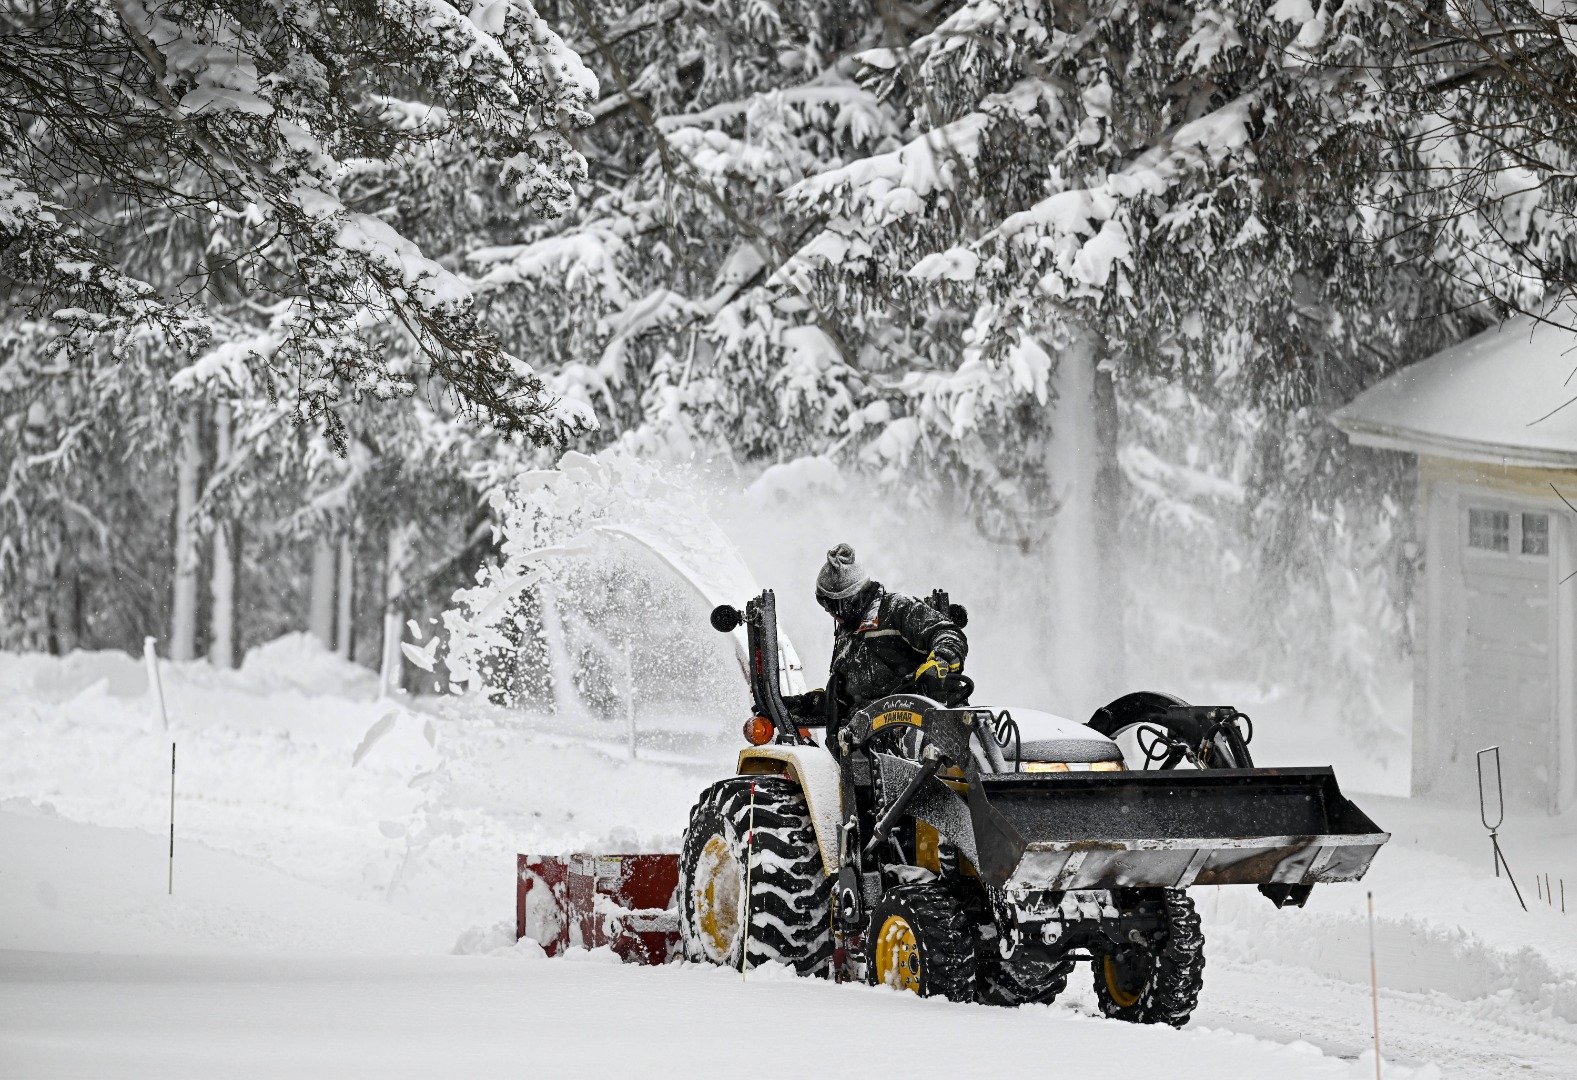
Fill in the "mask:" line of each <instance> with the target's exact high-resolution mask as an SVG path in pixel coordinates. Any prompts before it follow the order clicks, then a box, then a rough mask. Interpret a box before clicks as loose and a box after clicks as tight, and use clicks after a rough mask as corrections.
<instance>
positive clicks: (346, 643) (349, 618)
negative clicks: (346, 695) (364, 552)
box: [334, 526, 356, 660]
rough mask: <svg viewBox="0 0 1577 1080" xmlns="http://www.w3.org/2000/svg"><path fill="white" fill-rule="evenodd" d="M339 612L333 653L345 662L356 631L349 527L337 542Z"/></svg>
mask: <svg viewBox="0 0 1577 1080" xmlns="http://www.w3.org/2000/svg"><path fill="white" fill-rule="evenodd" d="M337 595H338V598H339V610H338V611H337V612H336V614H335V618H334V624H335V630H334V651H335V652H337V653H339V654H340V655H341V656H343V657H344V658H345V659H346V660H349V659H350V658H351V649H352V647H353V646H354V645H355V639H354V636H353V635H354V633H355V629H356V602H355V601H356V563H355V559H354V557H353V555H352V547H351V542H350V527H349V526H346V529H345V533H344V535H343V536H341V537H340V541H339V589H338V590H337Z"/></svg>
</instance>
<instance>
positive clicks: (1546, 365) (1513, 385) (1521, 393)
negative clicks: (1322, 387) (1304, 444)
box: [1331, 312, 1577, 468]
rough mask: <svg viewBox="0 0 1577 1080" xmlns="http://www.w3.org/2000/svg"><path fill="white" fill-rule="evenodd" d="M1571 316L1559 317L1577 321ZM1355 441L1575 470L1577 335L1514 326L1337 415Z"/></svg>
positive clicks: (1521, 319) (1403, 375)
mask: <svg viewBox="0 0 1577 1080" xmlns="http://www.w3.org/2000/svg"><path fill="white" fill-rule="evenodd" d="M1569 315H1570V313H1567V312H1563V313H1561V314H1560V315H1559V316H1558V317H1559V318H1560V320H1561V321H1562V322H1567V323H1570V322H1572V321H1573V320H1572V319H1571V318H1570V317H1569ZM1331 422H1332V423H1334V424H1335V425H1336V426H1337V427H1338V428H1340V429H1341V430H1342V431H1344V432H1345V433H1346V434H1347V437H1348V438H1350V439H1351V440H1352V441H1353V442H1355V443H1358V444H1360V445H1363V446H1378V447H1381V448H1383V449H1387V450H1405V451H1407V452H1409V453H1413V454H1435V455H1439V456H1443V457H1455V458H1465V459H1467V460H1470V461H1482V462H1487V463H1490V464H1494V465H1502V464H1505V465H1530V466H1534V467H1545V468H1572V467H1577V333H1573V332H1572V331H1570V330H1565V329H1562V328H1561V327H1559V326H1553V325H1551V324H1549V323H1547V322H1539V321H1537V320H1535V319H1533V318H1531V317H1529V316H1518V317H1517V318H1514V319H1508V320H1507V321H1506V322H1505V323H1503V324H1502V325H1500V326H1498V327H1495V328H1493V329H1490V330H1486V331H1484V332H1483V333H1482V334H1479V335H1478V336H1477V337H1472V338H1469V339H1468V340H1466V341H1464V342H1461V343H1459V344H1457V345H1453V346H1452V347H1451V348H1449V349H1445V350H1442V351H1441V352H1438V353H1436V354H1435V355H1434V356H1431V357H1430V358H1429V359H1427V360H1422V361H1420V362H1419V363H1416V364H1413V365H1411V366H1409V367H1405V368H1403V369H1402V370H1400V371H1398V372H1395V373H1394V374H1392V375H1391V376H1389V377H1388V378H1386V379H1384V380H1383V381H1381V382H1380V383H1377V384H1376V385H1374V386H1371V387H1370V388H1369V389H1367V390H1365V391H1364V392H1363V393H1362V394H1359V395H1358V396H1357V397H1356V398H1354V399H1353V400H1352V401H1351V402H1349V403H1348V404H1347V405H1345V406H1343V407H1342V408H1340V409H1338V410H1336V412H1335V413H1333V414H1332V415H1331Z"/></svg>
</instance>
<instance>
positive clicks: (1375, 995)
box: [1369, 893, 1380, 1080]
mask: <svg viewBox="0 0 1577 1080" xmlns="http://www.w3.org/2000/svg"><path fill="white" fill-rule="evenodd" d="M1369 1002H1370V1005H1371V1007H1372V1008H1373V1011H1374V1080H1380V968H1379V965H1378V964H1377V963H1376V962H1375V958H1374V893H1370V894H1369Z"/></svg>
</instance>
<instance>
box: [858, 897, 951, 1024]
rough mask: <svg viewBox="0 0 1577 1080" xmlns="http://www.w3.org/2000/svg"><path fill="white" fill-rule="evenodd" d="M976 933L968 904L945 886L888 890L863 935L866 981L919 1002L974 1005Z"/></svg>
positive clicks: (878, 903) (877, 904)
mask: <svg viewBox="0 0 1577 1080" xmlns="http://www.w3.org/2000/svg"><path fill="white" fill-rule="evenodd" d="M976 930H977V928H976V926H975V921H974V919H972V918H970V916H969V912H968V911H967V910H966V908H965V906H964V904H963V903H961V902H960V901H959V899H958V897H957V896H955V895H954V894H953V893H952V892H951V891H950V890H948V889H946V888H944V887H942V886H938V885H930V884H926V885H899V886H898V887H897V888H894V889H889V890H888V891H887V894H886V895H885V896H883V897H882V898H881V899H880V900H879V901H877V903H876V907H875V909H874V910H873V911H872V912H871V925H870V929H869V931H868V932H867V933H866V935H865V972H866V978H867V979H868V980H869V981H870V982H871V983H872V984H873V985H876V986H892V987H895V988H897V989H900V990H912V991H914V992H915V993H917V994H919V995H920V996H921V997H944V998H947V999H948V1000H950V1001H973V1000H975V936H976Z"/></svg>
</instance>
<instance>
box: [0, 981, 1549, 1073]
mask: <svg viewBox="0 0 1577 1080" xmlns="http://www.w3.org/2000/svg"><path fill="white" fill-rule="evenodd" d="M1368 1007H1369V1006H1368V997H1367V994H1366V993H1365V991H1364V989H1363V988H1362V987H1355V986H1352V985H1349V984H1343V983H1339V982H1336V981H1334V980H1325V979H1313V980H1311V979H1310V977H1309V976H1308V975H1307V973H1305V972H1299V971H1296V970H1293V969H1271V970H1256V971H1249V970H1245V969H1241V968H1237V967H1233V966H1227V967H1225V968H1222V967H1220V966H1218V967H1217V968H1216V969H1214V970H1212V971H1211V972H1210V978H1209V982H1208V989H1207V991H1206V1000H1205V1004H1204V1006H1203V1007H1202V1008H1201V1010H1200V1012H1199V1013H1198V1014H1197V1018H1196V1020H1195V1023H1194V1024H1193V1025H1191V1026H1190V1027H1189V1028H1188V1029H1187V1030H1185V1031H1181V1032H1174V1031H1171V1030H1167V1029H1155V1028H1136V1027H1130V1026H1126V1025H1120V1024H1117V1023H1115V1022H1111V1021H1105V1020H1101V1019H1098V1018H1095V1017H1093V1016H1091V1015H1089V1013H1090V1012H1091V999H1090V997H1089V995H1088V994H1087V993H1083V992H1075V993H1073V994H1071V995H1070V997H1069V999H1068V1002H1067V1004H1065V1005H1059V1006H1053V1007H1049V1008H1044V1007H1043V1008H1026V1009H1020V1010H1000V1009H988V1008H985V1007H982V1006H961V1005H952V1004H948V1003H943V1002H935V1001H920V1000H918V999H915V998H911V997H907V996H904V995H899V994H895V993H892V992H889V991H885V990H871V989H867V988H864V987H833V986H829V985H826V984H824V983H818V982H812V981H809V980H796V979H792V978H789V977H787V976H784V975H782V974H779V973H775V972H774V973H767V974H762V975H757V976H754V977H753V978H752V979H751V980H749V981H746V982H741V980H740V979H739V978H738V976H736V975H734V974H733V973H731V972H728V973H725V972H720V971H715V970H710V969H696V968H682V969H664V970H660V971H653V970H646V969H636V968H627V967H620V966H615V965H611V964H605V963H598V962H596V961H593V960H587V959H582V960H579V961H547V960H541V959H536V960H531V961H524V962H522V961H517V960H514V959H500V958H495V957H408V958H407V957H398V958H396V957H344V958H335V957H310V958H305V957H280V956H267V955H229V956H216V957H192V956H186V957H175V958H168V957H166V958H159V957H150V956H116V955H93V954H53V953H22V952H6V953H0V1074H3V1075H5V1076H7V1077H39V1078H42V1077H53V1076H116V1077H128V1078H130V1077H143V1076H146V1077H160V1078H177V1077H203V1078H210V1077H213V1076H218V1075H223V1076H226V1077H228V1078H232V1080H239V1078H243V1077H254V1076H257V1077H262V1076H283V1075H302V1074H303V1073H307V1074H310V1075H323V1076H378V1077H407V1076H409V1077H428V1076H439V1075H450V1076H495V1075H521V1074H523V1073H524V1072H526V1071H528V1066H529V1067H530V1069H529V1071H531V1072H533V1073H535V1074H537V1075H544V1076H559V1075H574V1076H586V1077H604V1076H606V1077H621V1078H622V1077H641V1076H666V1075H686V1076H690V1075H706V1076H716V1075H725V1074H729V1075H742V1073H740V1072H739V1071H738V1070H740V1069H742V1068H743V1067H744V1066H745V1065H746V1063H747V1062H748V1063H751V1065H750V1075H752V1076H755V1077H763V1078H768V1077H796V1078H798V1077H803V1076H805V1075H807V1073H806V1069H807V1061H806V1058H805V1057H804V1055H807V1054H815V1055H816V1060H817V1061H818V1062H819V1063H820V1064H818V1065H815V1066H813V1067H812V1071H814V1072H816V1073H817V1074H819V1075H829V1076H830V1075H847V1076H863V1077H882V1076H899V1075H903V1076H906V1077H908V1076H912V1077H928V1076H938V1077H941V1076H948V1077H954V1076H957V1075H959V1074H958V1071H957V1069H958V1062H957V1054H961V1053H968V1054H969V1055H970V1056H971V1057H975V1056H976V1055H978V1056H979V1057H980V1059H981V1061H980V1063H981V1065H982V1066H983V1067H985V1068H986V1069H987V1070H988V1071H989V1072H990V1074H991V1075H992V1076H993V1077H1003V1078H1008V1077H1019V1076H1024V1077H1029V1076H1037V1077H1043V1076H1046V1075H1048V1071H1049V1069H1050V1067H1051V1066H1052V1065H1053V1064H1054V1065H1055V1071H1056V1072H1057V1073H1059V1074H1063V1075H1080V1074H1091V1075H1093V1074H1094V1073H1096V1072H1098V1071H1100V1070H1102V1069H1103V1068H1104V1067H1106V1066H1109V1064H1110V1062H1111V1061H1113V1060H1116V1059H1118V1058H1120V1059H1121V1060H1123V1061H1124V1063H1125V1065H1124V1072H1125V1073H1127V1074H1130V1075H1155V1076H1161V1075H1164V1076H1168V1077H1174V1078H1179V1080H1181V1078H1190V1077H1198V1078H1201V1080H1204V1078H1210V1080H1219V1078H1220V1077H1223V1076H1233V1077H1263V1076H1270V1075H1275V1076H1278V1077H1284V1078H1293V1077H1367V1076H1370V1075H1373V1072H1372V1069H1373V1067H1372V1065H1371V1064H1369V1063H1368V1059H1367V1058H1366V1057H1365V1056H1364V1055H1365V1054H1366V1053H1367V1050H1368V1031H1367V1027H1366V1025H1367V1019H1368ZM1382 1009H1383V1023H1384V1024H1385V1034H1386V1038H1387V1048H1386V1058H1387V1073H1388V1075H1393V1076H1398V1077H1400V1076H1414V1077H1417V1076H1430V1075H1433V1073H1432V1070H1429V1069H1418V1068H1417V1066H1419V1065H1420V1064H1421V1063H1423V1062H1433V1063H1435V1064H1437V1065H1438V1066H1439V1075H1441V1076H1443V1077H1462V1078H1479V1077H1486V1078H1487V1077H1548V1078H1556V1077H1560V1078H1569V1077H1577V1032H1573V1031H1572V1030H1571V1029H1570V1027H1569V1026H1568V1025H1564V1024H1562V1023H1561V1022H1559V1021H1549V1020H1544V1019H1541V1018H1538V1017H1535V1016H1532V1015H1529V1014H1527V1013H1524V1012H1521V1011H1519V1010H1517V1009H1507V1008H1506V1006H1505V1004H1504V1003H1501V1002H1486V1003H1480V1004H1478V1005H1474V1004H1464V1003H1461V1002H1455V1001H1452V1000H1450V999H1446V998H1443V997H1427V996H1423V995H1415V994H1398V993H1391V992H1388V993H1386V994H1385V995H1384V998H1383V1002H1382ZM85 1018H91V1020H90V1022H85ZM779 1022H783V1023H786V1024H787V1025H788V1027H789V1029H790V1030H791V1031H794V1032H797V1035H795V1036H792V1037H790V1038H789V1040H788V1041H787V1042H784V1041H783V1040H781V1039H778V1038H777V1037H773V1038H774V1040H775V1045H776V1047H777V1048H776V1049H774V1050H773V1051H771V1052H765V1051H763V1050H762V1049H761V1047H760V1045H759V1042H758V1040H760V1039H761V1038H763V1033H764V1032H765V1031H766V1030H767V1029H768V1027H769V1025H773V1024H777V1023H779ZM922 1035H923V1040H922V1041H921V1042H920V1043H919V1044H918V1045H916V1044H915V1042H914V1040H915V1039H916V1038H917V1037H918V1036H922ZM900 1039H902V1040H903V1041H904V1042H905V1043H907V1044H908V1046H907V1048H901V1047H900V1046H899V1043H898V1040H900ZM969 1048H973V1049H969ZM894 1054H896V1055H898V1056H897V1057H894V1056H892V1055H894ZM834 1061H836V1062H839V1063H840V1064H838V1065H833V1064H832V1062H834ZM697 1068H699V1072H696V1071H695V1070H696V1069H697ZM1415 1070H1416V1071H1415Z"/></svg>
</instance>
